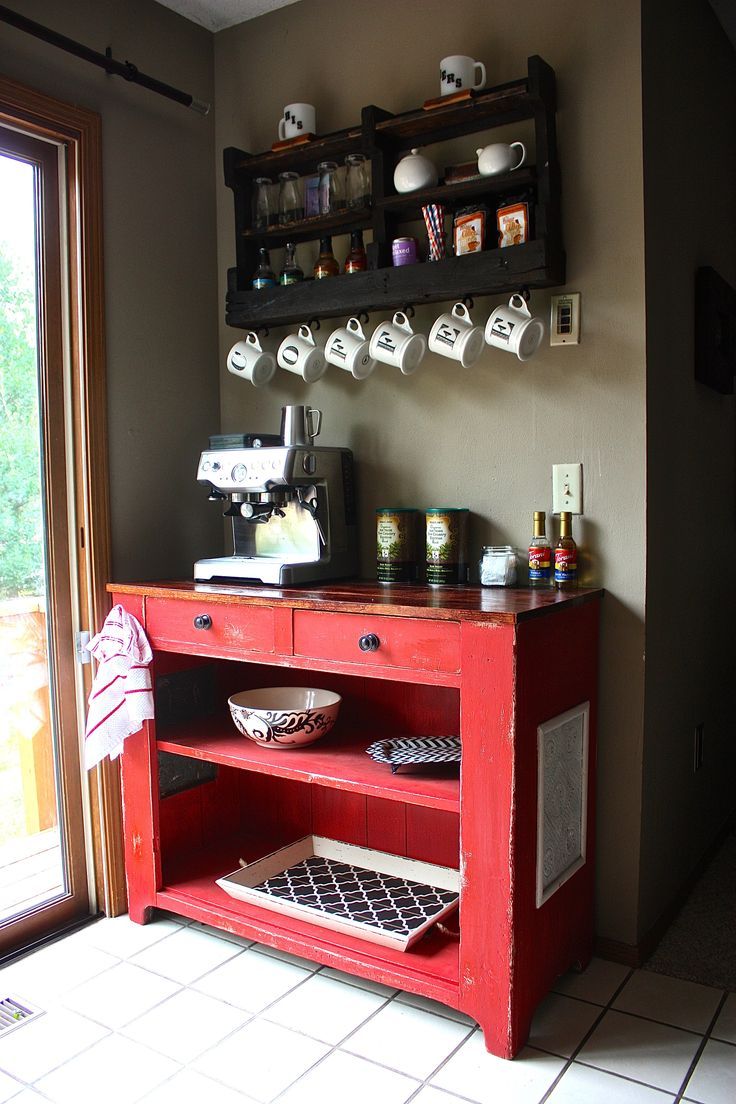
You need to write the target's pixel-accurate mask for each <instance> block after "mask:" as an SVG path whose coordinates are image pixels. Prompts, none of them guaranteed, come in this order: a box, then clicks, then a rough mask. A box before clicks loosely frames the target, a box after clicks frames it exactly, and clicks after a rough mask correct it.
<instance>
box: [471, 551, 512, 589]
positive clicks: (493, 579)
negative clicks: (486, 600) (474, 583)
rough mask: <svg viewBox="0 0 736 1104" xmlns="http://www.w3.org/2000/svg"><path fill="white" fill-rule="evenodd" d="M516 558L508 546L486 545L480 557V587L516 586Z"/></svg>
mask: <svg viewBox="0 0 736 1104" xmlns="http://www.w3.org/2000/svg"><path fill="white" fill-rule="evenodd" d="M517 563H518V558H517V555H516V549H515V548H514V547H512V545H510V544H486V545H484V546H483V550H482V552H481V557H480V564H479V565H478V566H479V570H480V583H481V586H508V587H512V586H516V577H517V570H516V569H517Z"/></svg>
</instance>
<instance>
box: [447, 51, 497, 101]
mask: <svg viewBox="0 0 736 1104" xmlns="http://www.w3.org/2000/svg"><path fill="white" fill-rule="evenodd" d="M476 70H478V71H479V73H480V76H479V78H478V79H477V80H476V79H475V73H476ZM485 83H486V67H485V65H484V64H483V62H482V61H474V60H473V58H471V57H466V56H465V54H451V55H450V57H446V58H443V59H442V61H441V62H440V96H449V95H450V93H451V92H459V91H460V90H461V89H466V88H471V89H472V90H473V91H474V92H477V91H478V89H479V88H482V87H483V85H484V84H485Z"/></svg>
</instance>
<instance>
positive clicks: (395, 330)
mask: <svg viewBox="0 0 736 1104" xmlns="http://www.w3.org/2000/svg"><path fill="white" fill-rule="evenodd" d="M369 348H370V355H371V356H372V357H373V359H374V360H380V361H381V363H382V364H390V365H392V366H393V367H394V368H400V369H401V372H402V373H403V375H405V376H410V375H411V374H412V372H416V370H417V368H418V367H419V365H420V364H421V362H422V358H423V357H424V354H425V353H426V351H427V339H426V338H425V337H424V335H423V334H418V333H414V331H413V329H412V328H411V325H410V323H409V319H408V318H407V317H406V315H405V314H404V312H403V311H397V312H396V314H395V315H394V316H393V319H392V320H391V322H381V324H380V326H377V327H376V329H375V330H374V332H373V337H372V338H371V342H370V347H369Z"/></svg>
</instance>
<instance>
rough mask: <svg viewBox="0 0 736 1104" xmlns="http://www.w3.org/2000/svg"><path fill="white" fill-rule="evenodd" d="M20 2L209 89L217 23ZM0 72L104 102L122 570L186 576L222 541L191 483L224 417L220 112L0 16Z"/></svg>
mask: <svg viewBox="0 0 736 1104" xmlns="http://www.w3.org/2000/svg"><path fill="white" fill-rule="evenodd" d="M11 7H12V8H14V9H15V10H16V11H19V12H20V13H21V14H23V15H25V16H27V17H29V18H30V19H33V20H35V21H37V22H39V23H43V24H45V25H47V26H49V27H51V28H53V29H54V30H57V31H59V32H61V33H62V34H65V35H67V36H68V37H70V38H76V39H78V40H79V41H81V42H82V43H84V44H85V45H87V46H89V47H90V48H91V49H94V50H97V51H98V52H100V53H104V51H105V48H106V47H107V46H111V47H112V51H113V55H114V56H115V58H117V59H120V60H127V59H129V60H130V61H132V62H133V63H134V64H135V65H137V66H138V68H139V69H140V70H141V71H142V72H145V73H148V74H149V75H151V76H153V77H157V78H158V79H159V80H163V81H165V82H167V83H169V84H172V85H174V86H175V87H179V88H182V89H183V90H184V91H187V92H190V93H191V94H193V95H195V96H196V97H197V98H199V99H202V100H210V101H211V100H212V99H213V66H212V36H211V35H210V34H209V32H207V31H204V30H202V29H201V28H200V27H196V26H195V25H194V24H193V23H190V22H189V21H187V20H185V19H182V18H180V17H179V16H176V15H174V14H173V13H172V12H170V11H168V10H167V9H166V8H164V7H162V6H161V5H160V4H155V3H153V2H152V0H126V2H125V3H124V4H121V3H117V2H116V0H64V2H63V3H59V2H56V0H16V2H15V3H13V4H12V5H11ZM0 71H2V72H3V73H4V74H5V75H6V76H8V77H11V78H12V79H14V80H18V81H22V82H23V83H25V84H28V85H31V86H32V87H34V88H37V89H39V90H40V91H42V92H45V93H47V94H49V95H51V96H55V97H56V98H57V99H60V100H67V101H69V102H72V103H78V104H82V105H83V106H84V107H87V108H90V109H92V110H94V111H97V112H99V113H100V115H101V116H102V140H103V174H104V177H103V187H104V197H103V207H104V235H105V241H104V248H105V312H106V326H107V370H108V401H109V411H108V418H109V436H110V492H111V509H112V541H113V573H114V577H115V578H116V579H118V580H124V579H132V578H147V579H151V578H161V577H164V576H165V577H167V578H171V577H172V576H173V577H175V576H176V575H182V576H190V575H191V570H192V562H193V560H194V559H196V558H197V557H199V556H202V555H209V554H212V551H213V549H216V548H219V545H220V541H221V533H220V527H219V525H218V524H217V521H216V520H215V519H214V518H213V517H212V514H211V513H210V512H209V511H207V509H206V508H203V501H202V498H203V496H202V494H201V491H200V489H199V488H198V487H197V485H196V482H195V474H196V463H197V459H198V454H199V450H200V449H201V448H202V447H203V445H204V444H206V440H207V435H208V434H209V433H212V432H215V431H216V428H217V422H218V418H219V406H218V403H219V396H218V383H217V328H216V319H217V316H218V311H219V305H218V301H217V289H216V275H215V273H216V270H215V265H216V256H215V211H214V183H215V182H214V174H213V167H212V166H213V150H214V146H213V140H214V117H213V115H210V117H209V118H207V119H203V118H201V117H200V116H198V115H196V114H195V113H194V112H192V111H188V110H187V109H186V108H184V107H182V106H180V105H179V104H176V103H174V102H172V101H168V100H164V99H162V98H161V97H160V96H156V95H154V94H153V93H151V92H148V91H146V90H145V89H142V88H139V87H136V86H135V85H132V84H127V83H126V82H125V81H123V80H121V79H119V78H117V77H108V76H107V75H106V74H105V73H104V72H103V71H102V70H101V69H97V68H95V67H93V66H91V65H88V64H87V63H85V62H83V61H80V60H78V59H77V58H74V57H72V56H70V55H69V54H65V53H62V52H61V51H60V50H57V49H55V48H54V47H52V46H49V45H47V44H45V43H42V42H40V41H37V40H36V39H33V38H31V37H30V36H28V35H27V34H24V33H23V32H21V31H18V30H15V29H14V28H11V27H8V26H6V25H4V24H0Z"/></svg>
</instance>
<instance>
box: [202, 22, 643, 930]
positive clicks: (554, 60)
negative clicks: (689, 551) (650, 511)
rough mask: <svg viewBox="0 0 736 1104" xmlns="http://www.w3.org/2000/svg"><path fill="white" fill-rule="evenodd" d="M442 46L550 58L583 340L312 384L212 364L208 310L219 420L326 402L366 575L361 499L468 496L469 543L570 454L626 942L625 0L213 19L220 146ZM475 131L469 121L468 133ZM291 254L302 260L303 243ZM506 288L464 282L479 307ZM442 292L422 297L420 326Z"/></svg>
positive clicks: (638, 470)
mask: <svg viewBox="0 0 736 1104" xmlns="http://www.w3.org/2000/svg"><path fill="white" fill-rule="evenodd" d="M447 53H467V54H472V55H473V56H474V57H477V58H480V59H482V60H484V61H485V63H486V65H487V68H488V80H489V83H490V84H497V83H500V82H502V81H506V80H512V79H514V78H517V77H519V76H522V75H523V74H524V73H525V72H526V58H527V55H528V54H532V53H538V54H540V55H541V56H542V57H543V58H544V59H545V60H546V61H548V62H549V63H550V64H551V65H552V66H553V67H554V69H555V71H556V73H557V77H558V86H559V112H558V133H559V146H560V160H561V165H562V177H563V198H564V223H565V244H566V247H567V255H568V283H567V286H568V288H569V289H570V290H574V291H579V292H581V293H582V302H583V327H584V336H583V342H582V344H581V345H580V347H579V348H567V349H550V348H549V347H545V348H543V349H542V350H541V351H540V352H539V353H538V354H537V356H536V357H535V358H534V359H533V360H532V361H530V362H529V363H527V364H525V365H521V364H520V363H519V362H518V361H517V360H515V359H512V358H511V357H508V356H506V355H505V354H503V353H497V352H492V351H490V350H487V351H486V353H485V354H484V356H483V357H482V359H481V361H480V362H479V363H478V364H477V365H476V366H475V367H474V368H473V369H470V370H468V371H460V370H459V369H458V370H457V371H455V370H453V368H452V366H451V365H449V364H448V362H446V361H445V362H441V361H440V360H439V358H435V357H434V356H429V357H428V358H427V360H426V361H425V362H424V364H423V365H422V366H421V368H420V369H419V371H418V372H417V373H416V374H415V375H413V376H411V377H402V378H399V376H398V374H397V373H392V372H391V371H390V370H389V369H388V368H384V367H379V368H378V369H377V370H376V372H375V373H374V375H373V376H372V377H371V378H370V379H368V380H367V381H364V382H362V383H357V382H355V381H353V380H352V379H351V378H340V377H345V373H339V372H338V370H337V369H330V370H329V372H328V374H327V375H326V376H325V377H324V379H323V380H322V381H320V382H319V383H317V384H315V385H313V386H312V387H307V386H305V385H304V384H302V383H300V382H299V381H297V380H295V379H293V378H292V377H287V374H286V373H284V372H281V371H279V373H278V376H277V378H276V380H275V381H274V383H273V384H272V385H271V387H269V388H268V389H264V391H263V392H256V391H255V389H254V388H252V387H251V386H250V385H246V384H244V383H242V382H241V381H239V380H236V379H234V378H233V377H232V376H229V375H227V373H226V372H225V368H224V364H225V356H226V353H227V350H228V348H229V347H230V346H231V345H232V343H233V342H234V340H236V339H238V338H239V337H240V336H241V335H240V333H239V332H238V331H234V330H231V329H228V328H227V327H226V326H225V325H224V323H221V327H220V383H221V394H222V404H221V405H222V426H223V430H225V431H228V430H236V429H259V430H262V431H272V430H277V429H278V425H279V413H280V408H281V406H282V404H284V403H287V402H289V403H301V402H308V403H310V404H312V405H314V406H317V407H320V408H321V409H322V410H323V412H324V428H323V432H322V437H321V440H322V441H323V442H324V443H325V444H347V445H349V446H350V447H352V449H353V450H354V453H355V459H356V466H357V476H358V486H359V493H360V502H361V528H362V544H363V562H362V567H363V571H364V573H366V574H368V575H370V574H371V573H372V571H373V570H374V566H373V562H372V553H373V547H374V531H375V530H374V514H373V511H374V509H375V507H377V506H379V505H386V504H395V505H413V506H418V507H420V508H422V507H427V506H431V505H447V504H457V505H466V506H469V507H470V509H471V510H472V511H473V515H474V517H473V527H472V545H473V554H474V557H475V555H476V554H477V553H479V550H480V546H481V545H482V544H486V543H506V542H510V543H512V544H515V545H518V546H519V547H526V542H527V540H528V538H529V536H530V532H531V519H532V511H533V510H534V509H541V508H544V507H546V508H547V509H548V510H549V509H551V467H552V464H553V463H555V462H567V461H577V460H581V461H582V462H583V464H584V468H585V509H586V516H585V518H584V519H583V520H581V521H579V522H576V536H577V537H578V538H579V540H580V542H581V544H582V545H583V547H584V548H585V552H586V558H587V569H586V577H587V579H588V580H589V581H591V582H596V583H604V584H605V586H606V589H607V596H606V599H605V603H604V606H605V610H604V623H603V633H602V670H603V675H602V688H601V689H602V697H601V742H600V755H599V763H598V769H599V779H600V781H599V787H598V789H599V825H600V827H599V892H598V930H599V932H600V934H601V935H603V936H608V937H610V938H616V939H620V940H622V941H627V942H633V941H634V938H635V933H636V909H637V891H638V855H639V813H640V803H641V793H640V788H641V756H642V712H643V679H644V633H643V612H644V568H645V561H644V548H645V529H644V524H645V504H644V470H645V436H644V431H645V426H644V396H645V348H644V336H645V335H644V257H643V203H642V151H641V141H642V137H641V79H640V78H641V59H640V20H639V4H638V3H637V2H636V0H623V3H619V4H617V5H614V6H612V5H610V4H608V3H607V2H606V0H591V2H589V3H586V4H585V5H581V4H579V3H577V2H574V0H560V2H558V3H555V4H550V3H547V2H546V0H517V2H516V3H515V4H514V5H513V18H509V14H508V9H507V7H506V6H505V5H492V4H488V3H486V2H485V0H458V2H456V3H455V4H454V5H453V6H452V8H451V9H448V7H447V5H446V3H444V2H441V0H422V2H419V0H404V2H403V3H401V4H397V3H395V2H394V0H351V2H350V3H347V4H346V3H344V2H341V0H302V2H301V3H299V4H295V5H293V6H290V7H287V8H284V9H282V10H281V11H278V12H273V13H271V14H269V15H267V16H263V17H261V18H259V19H256V20H253V21H251V22H248V23H245V24H242V25H241V26H239V27H234V28H232V29H230V30H226V31H222V32H220V33H218V34H217V35H216V36H215V62H216V64H215V79H216V100H217V105H218V111H217V131H216V142H215V144H216V148H217V151H218V156H219V152H220V151H221V149H222V148H223V147H225V146H229V145H234V146H238V147H240V148H242V149H245V150H249V151H251V152H257V151H260V150H262V149H267V148H269V147H270V145H271V143H272V142H273V141H274V140H275V138H276V123H277V120H278V118H279V115H280V114H281V110H282V107H283V105H284V103H288V102H291V101H296V100H306V101H308V102H312V103H314V104H315V106H316V108H317V126H318V130H319V131H320V132H326V131H329V130H332V129H336V128H339V127H343V126H347V125H349V124H352V123H355V122H356V121H357V120H359V118H360V109H361V107H362V106H363V105H364V104H367V103H375V104H378V105H379V106H382V107H385V108H387V109H389V110H391V111H401V110H406V109H408V108H411V107H415V106H416V105H417V104H420V103H422V102H423V101H424V100H425V99H427V98H428V97H429V96H432V95H435V94H436V93H437V91H438V89H437V83H438V62H439V59H440V58H441V57H443V56H444V55H445V54H447ZM513 136H515V135H509V137H513ZM474 148H475V143H474V140H473V139H472V138H471V139H469V140H468V142H467V148H465V149H464V153H465V154H466V155H467V156H468V157H469V156H472V151H473V149H474ZM457 152H458V154H462V152H463V151H461V150H458V151H457ZM221 172H222V170H221V167H220V166H219V165H218V248H219V278H220V304H222V303H223V302H224V295H225V273H226V269H227V268H228V266H229V265H232V264H233V263H234V243H233V213H232V194H231V193H230V192H228V191H227V189H225V187H224V185H223V183H222V175H221ZM336 245H337V252H338V253H340V252H341V249H342V243H340V242H338V243H336ZM300 249H301V247H300ZM301 257H302V261H303V263H304V265H305V266H308V265H309V264H310V260H311V258H310V252H309V247H305V248H304V249H303V250H301ZM276 259H277V260H278V258H276ZM500 298H501V297H498V298H495V299H487V298H486V299H481V300H479V301H478V302H477V303H476V307H475V314H476V316H477V317H478V319H479V320H482V321H484V320H485V318H487V317H488V315H489V313H490V311H491V309H492V307H493V306H494V305H495V304H496V303H497V302H498V301H500ZM532 306H533V307H534V309H535V310H536V311H538V312H539V313H541V314H542V315H543V316H545V317H546V316H547V315H548V310H549V296H548V294H547V293H535V294H534V295H533V297H532ZM220 311H221V308H220ZM435 314H436V311H435V310H431V309H427V308H424V309H422V310H420V311H418V312H417V322H418V324H419V325H420V326H421V327H423V328H424V330H425V332H426V331H427V329H428V327H429V325H430V324H431V320H432V319H433V317H434V316H435ZM220 317H222V311H221V313H220ZM378 320H379V319H378V318H374V319H372V322H377V321H378ZM327 332H329V329H328V331H327ZM282 334H283V331H281V332H280V333H279V332H274V333H272V334H271V335H270V339H269V340H270V341H271V343H272V344H275V343H276V342H277V341H278V340H280V337H281V336H282Z"/></svg>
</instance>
